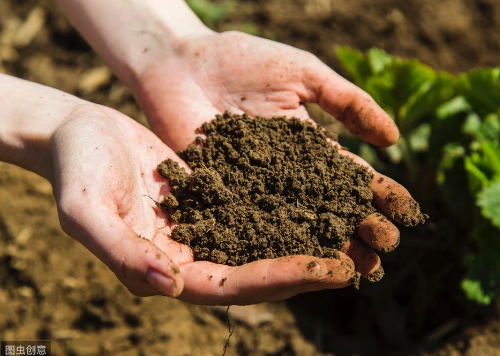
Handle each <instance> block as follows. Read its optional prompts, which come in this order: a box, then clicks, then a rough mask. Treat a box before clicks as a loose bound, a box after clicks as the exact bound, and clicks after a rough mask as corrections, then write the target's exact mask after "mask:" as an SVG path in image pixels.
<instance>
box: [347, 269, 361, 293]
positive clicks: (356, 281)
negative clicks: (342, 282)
mask: <svg viewBox="0 0 500 356" xmlns="http://www.w3.org/2000/svg"><path fill="white" fill-rule="evenodd" d="M360 282H361V273H359V272H354V275H353V276H352V278H351V279H349V283H351V284H352V286H353V287H354V289H357V290H359V284H360Z"/></svg>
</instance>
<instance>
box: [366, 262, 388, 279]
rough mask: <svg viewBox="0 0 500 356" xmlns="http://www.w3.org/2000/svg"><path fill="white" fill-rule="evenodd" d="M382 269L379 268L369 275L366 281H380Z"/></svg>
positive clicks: (382, 273) (382, 275)
mask: <svg viewBox="0 0 500 356" xmlns="http://www.w3.org/2000/svg"><path fill="white" fill-rule="evenodd" d="M384 274H385V272H384V268H383V267H382V266H380V267H379V268H378V269H377V270H376V271H375V272H372V273H370V274H369V275H368V276H367V277H366V279H368V280H369V281H370V282H372V283H375V282H378V281H380V280H381V279H382V278H383V277H384Z"/></svg>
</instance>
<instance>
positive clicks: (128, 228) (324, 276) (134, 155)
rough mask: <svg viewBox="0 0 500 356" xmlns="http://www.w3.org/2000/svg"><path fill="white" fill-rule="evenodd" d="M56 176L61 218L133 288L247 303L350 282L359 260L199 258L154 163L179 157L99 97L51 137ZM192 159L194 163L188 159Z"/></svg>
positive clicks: (144, 292) (209, 300) (191, 298)
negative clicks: (163, 205) (181, 236)
mask: <svg viewBox="0 0 500 356" xmlns="http://www.w3.org/2000/svg"><path fill="white" fill-rule="evenodd" d="M52 147H53V150H52V151H53V159H54V174H53V179H52V180H53V185H54V192H55V195H56V200H57V204H58V210H59V215H60V220H61V225H62V226H63V228H64V230H65V231H66V232H67V233H68V234H69V235H70V236H72V237H74V238H76V239H77V240H78V241H80V242H81V243H82V244H83V245H84V246H86V247H87V248H88V249H89V250H90V251H91V252H93V253H94V254H95V255H96V256H97V257H99V258H100V259H101V260H102V261H103V262H104V263H105V264H106V265H107V266H108V267H109V268H110V269H111V270H112V271H113V272H114V273H115V274H116V275H117V277H118V278H119V279H120V281H122V283H123V284H124V285H125V286H126V287H127V288H128V289H129V290H130V291H131V292H132V293H133V294H135V295H139V296H146V295H155V294H160V295H167V296H173V297H178V298H179V299H182V300H185V301H189V302H192V303H197V304H249V303H258V302H263V301H273V300H281V299H285V298H288V297H291V296H293V295H295V294H298V293H301V292H306V291H312V290H320V289H325V288H330V289H332V288H340V287H345V286H348V285H350V284H351V282H350V280H351V278H352V277H353V276H354V274H355V271H354V263H353V262H352V260H351V259H350V258H349V257H348V256H347V255H346V254H343V253H341V254H340V258H339V259H319V258H315V257H311V256H289V257H284V258H278V259H272V260H260V261H256V262H253V263H249V264H246V265H243V266H239V267H229V266H225V265H218V264H214V263H211V262H206V261H196V262H195V261H193V255H192V253H191V250H190V249H189V247H187V246H186V245H183V244H180V243H178V242H176V241H174V240H172V239H171V238H170V233H171V231H172V228H173V225H172V224H171V223H170V222H169V220H168V217H167V216H165V215H164V214H163V213H162V212H161V210H160V209H158V208H157V206H156V204H155V201H161V200H162V199H163V197H164V195H165V194H166V193H168V190H169V186H168V184H167V183H166V182H165V181H164V180H163V179H162V178H161V177H160V176H159V174H158V173H157V171H156V167H157V165H158V163H160V162H161V161H162V160H164V159H166V158H171V159H174V160H177V161H178V162H180V164H181V165H183V166H184V167H185V164H184V163H183V162H182V161H181V160H180V159H179V158H178V157H177V156H176V155H175V154H174V153H173V152H172V150H171V149H169V148H168V147H167V146H166V145H165V144H164V143H163V142H161V141H160V139H159V138H158V137H156V136H155V135H154V134H153V133H152V132H150V131H149V130H148V129H146V128H144V127H143V126H141V125H139V124H138V123H136V122H134V121H133V120H131V119H129V118H127V117H125V116H124V115H122V114H120V113H118V112H116V111H114V110H111V109H108V108H104V107H100V106H94V105H93V106H91V107H90V108H89V107H87V106H86V107H84V108H83V109H79V110H75V111H73V113H72V117H71V118H69V119H68V120H66V121H65V123H64V124H63V125H62V126H61V127H59V128H58V129H57V131H56V132H55V134H54V135H53V137H52ZM186 168H187V167H186Z"/></svg>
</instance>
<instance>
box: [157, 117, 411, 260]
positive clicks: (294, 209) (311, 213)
mask: <svg viewBox="0 0 500 356" xmlns="http://www.w3.org/2000/svg"><path fill="white" fill-rule="evenodd" d="M203 133H204V134H205V135H206V139H203V138H201V137H198V139H197V144H196V145H190V146H188V148H187V149H186V150H184V151H181V152H180V156H181V157H182V158H183V159H184V160H185V161H186V162H187V164H188V165H189V166H190V167H191V168H192V169H193V172H192V173H191V174H188V173H187V172H186V171H185V170H184V169H183V168H181V167H179V165H178V164H177V163H176V162H174V161H172V160H166V161H164V162H163V163H161V164H160V165H159V166H158V172H159V173H160V175H162V176H163V177H165V178H167V179H169V181H170V185H171V188H172V190H171V192H170V193H169V194H168V195H167V196H166V197H165V199H164V201H163V202H162V203H161V204H159V205H160V207H161V209H162V210H164V211H165V212H166V213H168V214H169V215H170V216H171V218H172V219H173V221H175V222H177V223H181V224H180V225H178V226H177V227H175V228H174V230H173V232H172V238H173V239H175V240H177V241H179V242H182V243H185V244H187V245H189V246H191V247H192V249H193V252H194V257H195V259H197V260H208V261H213V262H216V263H222V264H227V265H231V266H237V265H241V264H244V263H248V262H252V261H255V260H259V259H266V258H276V257H281V256H287V255H299V254H301V255H312V256H316V257H330V258H338V249H340V248H341V247H342V246H343V244H344V243H345V242H346V241H347V239H348V238H349V237H351V236H352V235H354V233H355V229H356V227H357V224H358V222H359V221H360V220H361V219H363V218H364V217H365V216H366V215H367V214H370V213H372V212H374V211H375V208H374V206H373V205H372V199H373V195H372V192H371V190H370V188H369V184H370V182H371V181H372V178H373V175H372V174H371V173H370V172H368V170H367V169H366V168H365V167H363V166H360V165H359V164H356V163H355V162H353V160H352V159H351V158H349V157H346V156H343V155H341V154H340V153H339V152H338V150H337V148H336V147H334V146H333V145H332V144H331V143H330V142H329V139H331V138H334V137H332V135H331V134H329V133H328V132H327V131H325V130H324V129H322V128H319V127H316V126H314V125H312V124H310V123H307V122H304V121H301V120H299V119H296V118H292V119H286V118H284V117H279V118H273V119H266V118H262V117H257V118H255V119H253V118H250V117H248V116H246V115H242V116H240V115H230V114H229V113H226V114H224V115H223V116H217V117H216V119H215V120H214V121H212V122H209V123H205V124H204V126H203ZM418 212H420V211H419V210H418Z"/></svg>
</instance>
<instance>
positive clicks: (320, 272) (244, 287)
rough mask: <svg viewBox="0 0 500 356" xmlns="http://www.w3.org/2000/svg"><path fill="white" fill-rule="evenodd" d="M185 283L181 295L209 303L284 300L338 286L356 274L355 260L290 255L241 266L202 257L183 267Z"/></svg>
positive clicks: (347, 281) (344, 283)
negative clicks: (226, 264)
mask: <svg viewBox="0 0 500 356" xmlns="http://www.w3.org/2000/svg"><path fill="white" fill-rule="evenodd" d="M181 273H182V275H183V277H184V281H185V287H184V291H183V292H182V294H181V295H180V296H179V299H181V300H184V301H187V302H191V303H196V304H209V305H222V304H225V305H230V304H253V303H261V302H265V301H277V300H283V299H286V298H289V297H292V296H293V295H296V294H298V293H303V292H308V291H316V290H321V289H336V288H342V287H346V286H348V285H350V284H351V282H352V279H353V277H355V275H356V274H355V271H354V264H353V262H352V260H351V259H350V258H349V257H347V256H346V255H345V254H343V253H339V258H338V259H320V258H316V257H312V256H303V255H300V256H287V257H281V258H277V259H267V260H260V261H255V262H252V263H249V264H245V265H242V266H238V267H229V266H225V265H219V264H214V263H211V262H205V261H199V262H194V263H189V264H187V265H184V266H182V267H181Z"/></svg>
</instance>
